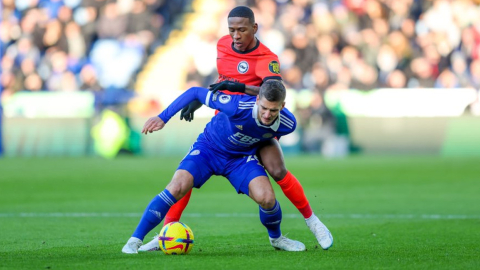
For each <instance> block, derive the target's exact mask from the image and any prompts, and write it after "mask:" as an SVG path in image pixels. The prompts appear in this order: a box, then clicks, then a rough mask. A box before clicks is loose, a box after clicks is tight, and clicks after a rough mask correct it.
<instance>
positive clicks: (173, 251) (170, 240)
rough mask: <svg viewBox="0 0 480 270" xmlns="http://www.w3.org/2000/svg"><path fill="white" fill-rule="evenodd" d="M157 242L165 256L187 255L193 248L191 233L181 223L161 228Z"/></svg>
mask: <svg viewBox="0 0 480 270" xmlns="http://www.w3.org/2000/svg"><path fill="white" fill-rule="evenodd" d="M158 242H159V243H160V249H161V250H162V251H163V253H165V254H167V255H183V254H187V253H188V252H190V250H192V247H193V232H192V230H191V229H190V227H188V226H187V225H186V224H184V223H182V222H170V223H168V224H166V225H165V226H163V228H162V230H161V231H160V235H159V236H158Z"/></svg>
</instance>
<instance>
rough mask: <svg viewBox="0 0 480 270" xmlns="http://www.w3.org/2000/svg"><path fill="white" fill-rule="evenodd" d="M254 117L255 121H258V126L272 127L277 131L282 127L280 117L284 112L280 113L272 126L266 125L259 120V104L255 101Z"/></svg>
mask: <svg viewBox="0 0 480 270" xmlns="http://www.w3.org/2000/svg"><path fill="white" fill-rule="evenodd" d="M252 117H253V118H254V119H255V122H257V126H259V127H263V128H270V129H272V130H273V131H275V132H277V130H278V128H279V127H280V117H282V114H281V113H279V114H278V117H277V119H276V120H275V121H274V122H273V123H272V124H271V125H270V126H265V125H263V124H262V123H260V121H258V106H257V103H256V102H255V103H254V104H253V109H252Z"/></svg>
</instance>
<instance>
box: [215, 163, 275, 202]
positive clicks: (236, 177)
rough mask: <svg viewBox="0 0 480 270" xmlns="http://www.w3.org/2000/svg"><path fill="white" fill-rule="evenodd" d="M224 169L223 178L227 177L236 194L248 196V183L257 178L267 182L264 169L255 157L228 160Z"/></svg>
mask: <svg viewBox="0 0 480 270" xmlns="http://www.w3.org/2000/svg"><path fill="white" fill-rule="evenodd" d="M226 167H227V168H226V170H225V171H226V172H227V173H226V174H225V175H224V176H225V177H227V179H228V181H230V183H231V184H232V186H233V187H234V188H235V190H236V191H237V193H243V194H246V195H249V188H248V186H249V184H250V182H251V181H252V180H253V179H255V178H257V177H259V176H263V177H265V178H266V179H267V180H268V175H267V173H266V172H265V169H264V168H263V167H262V165H261V164H260V162H259V161H258V159H257V157H256V156H255V155H251V156H245V157H241V158H236V159H233V160H230V162H229V163H228V164H227V165H226Z"/></svg>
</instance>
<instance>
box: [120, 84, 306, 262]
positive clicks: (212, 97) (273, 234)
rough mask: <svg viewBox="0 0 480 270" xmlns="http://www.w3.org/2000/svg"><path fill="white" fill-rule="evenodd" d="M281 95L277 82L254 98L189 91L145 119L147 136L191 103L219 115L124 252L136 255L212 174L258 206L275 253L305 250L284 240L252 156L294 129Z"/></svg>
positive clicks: (264, 176)
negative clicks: (170, 212)
mask: <svg viewBox="0 0 480 270" xmlns="http://www.w3.org/2000/svg"><path fill="white" fill-rule="evenodd" d="M285 96H286V91H285V87H284V86H283V84H282V82H280V81H278V80H270V81H266V82H265V83H263V85H262V86H261V87H260V93H259V95H258V96H249V95H228V94H224V93H221V92H216V93H212V91H209V90H208V89H206V88H201V87H192V88H190V89H189V90H187V91H186V92H185V93H183V94H182V95H181V96H180V97H178V98H177V99H176V100H175V101H174V102H173V103H172V104H170V106H168V108H166V109H165V110H164V111H163V112H162V113H161V114H160V115H158V116H155V117H151V118H150V119H148V120H147V122H146V123H145V125H144V127H143V130H142V133H145V134H148V133H152V132H154V131H158V130H161V129H162V128H163V127H164V126H165V124H166V123H167V122H168V121H169V120H170V118H171V117H173V116H174V115H175V114H176V113H177V112H178V111H180V110H181V109H182V108H184V107H185V106H187V105H188V104H189V103H190V102H191V101H193V100H198V101H200V102H202V103H203V104H205V105H206V106H208V107H210V108H212V109H218V110H219V111H220V112H219V113H218V114H217V115H215V116H214V117H213V118H212V120H211V121H210V122H209V123H208V124H207V125H206V127H205V129H204V131H203V133H201V134H200V135H199V136H198V138H197V141H196V142H195V143H194V144H193V146H192V148H191V149H190V151H189V153H188V154H187V155H186V156H185V157H184V158H183V160H182V161H181V162H180V165H179V166H178V168H177V170H176V172H175V174H174V175H173V178H172V180H171V182H170V183H169V184H168V185H167V186H166V188H165V189H164V190H163V191H162V192H161V193H160V194H158V195H156V196H155V197H154V198H153V200H152V201H151V202H150V204H149V205H148V206H147V208H146V210H145V212H144V213H143V216H142V218H141V219H140V222H139V224H138V226H137V228H136V230H135V231H134V233H133V234H132V236H131V237H130V239H129V240H128V242H127V243H126V244H125V246H124V247H123V249H122V252H123V253H138V248H139V247H140V246H141V245H142V241H143V239H144V237H145V235H146V234H147V233H149V232H150V231H151V230H152V229H154V228H155V227H156V226H157V225H158V224H160V222H161V221H162V220H163V218H164V217H165V214H166V213H167V212H168V210H169V209H170V207H171V206H172V205H173V204H175V202H177V201H178V200H180V199H181V198H182V197H183V196H185V194H186V193H187V192H189V191H190V190H191V189H192V188H193V187H196V188H200V187H201V186H202V185H203V184H204V183H205V182H206V181H207V180H208V179H209V178H210V177H211V176H212V175H222V176H224V177H226V178H227V179H228V180H229V181H230V183H231V184H232V186H233V187H235V189H236V191H237V192H238V193H243V194H246V195H247V196H249V197H250V198H252V199H253V200H254V201H255V202H256V203H257V204H258V205H259V208H260V211H259V212H260V221H261V222H262V224H263V225H264V226H265V227H266V229H267V231H268V235H269V238H270V243H271V245H272V246H273V247H274V248H276V249H281V250H286V251H303V250H305V245H304V244H303V243H301V242H299V241H295V240H291V239H288V238H287V237H285V236H283V235H282V233H281V230H280V223H281V220H282V210H281V208H280V204H279V203H278V201H277V200H276V198H275V193H274V191H273V188H272V185H271V183H270V180H269V178H268V176H267V173H266V172H265V169H264V168H263V167H262V166H261V165H260V163H259V162H258V160H257V157H256V156H255V153H256V151H257V150H258V149H257V147H258V145H259V144H260V143H261V142H262V141H266V140H272V139H274V138H275V137H276V138H280V137H282V136H284V135H287V134H289V133H291V132H293V131H294V130H295V128H296V120H295V117H294V116H293V114H292V113H291V112H290V111H288V109H286V108H284V107H285Z"/></svg>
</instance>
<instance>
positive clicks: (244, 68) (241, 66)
mask: <svg viewBox="0 0 480 270" xmlns="http://www.w3.org/2000/svg"><path fill="white" fill-rule="evenodd" d="M237 71H238V72H239V73H241V74H244V73H246V72H247V71H248V63H247V61H242V62H240V63H238V66H237Z"/></svg>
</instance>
